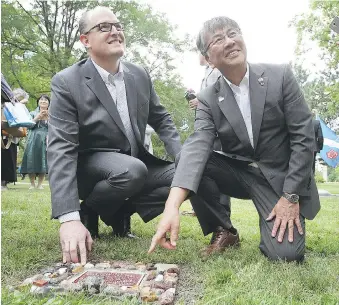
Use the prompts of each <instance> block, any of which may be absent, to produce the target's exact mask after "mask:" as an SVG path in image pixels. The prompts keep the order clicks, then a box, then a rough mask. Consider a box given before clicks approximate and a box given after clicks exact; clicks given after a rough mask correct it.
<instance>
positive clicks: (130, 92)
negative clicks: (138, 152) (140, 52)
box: [124, 66, 141, 142]
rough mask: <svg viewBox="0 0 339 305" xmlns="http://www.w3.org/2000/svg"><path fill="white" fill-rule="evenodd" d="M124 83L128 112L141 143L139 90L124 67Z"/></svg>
mask: <svg viewBox="0 0 339 305" xmlns="http://www.w3.org/2000/svg"><path fill="white" fill-rule="evenodd" d="M124 81H125V87H126V97H127V105H128V112H129V117H130V119H131V124H132V127H133V131H134V135H135V137H136V140H137V141H138V142H141V135H140V131H139V128H138V122H137V118H138V113H137V109H138V97H137V96H138V95H137V88H136V84H135V79H134V76H133V75H132V74H131V73H130V72H129V70H128V68H127V67H126V66H124Z"/></svg>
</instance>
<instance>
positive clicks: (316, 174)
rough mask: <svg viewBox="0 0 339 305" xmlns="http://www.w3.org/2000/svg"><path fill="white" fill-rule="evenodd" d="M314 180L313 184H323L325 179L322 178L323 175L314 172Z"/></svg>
mask: <svg viewBox="0 0 339 305" xmlns="http://www.w3.org/2000/svg"><path fill="white" fill-rule="evenodd" d="M314 178H315V182H317V183H324V182H325V179H324V178H323V175H322V173H321V172H318V171H316V172H315V176H314Z"/></svg>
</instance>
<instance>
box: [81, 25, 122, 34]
mask: <svg viewBox="0 0 339 305" xmlns="http://www.w3.org/2000/svg"><path fill="white" fill-rule="evenodd" d="M113 26H114V27H115V29H116V30H117V31H118V32H120V31H123V30H124V26H123V25H122V24H121V23H120V22H113V23H111V22H103V23H99V24H97V25H95V26H94V27H92V28H90V29H89V30H88V31H87V32H86V33H84V34H85V35H87V34H88V33H89V32H90V31H92V30H93V29H95V28H99V31H100V32H110V31H112V27H113Z"/></svg>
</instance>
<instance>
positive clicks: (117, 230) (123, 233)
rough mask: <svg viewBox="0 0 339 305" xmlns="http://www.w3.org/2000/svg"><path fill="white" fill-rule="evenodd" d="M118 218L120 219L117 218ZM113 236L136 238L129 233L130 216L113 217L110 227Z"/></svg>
mask: <svg viewBox="0 0 339 305" xmlns="http://www.w3.org/2000/svg"><path fill="white" fill-rule="evenodd" d="M119 216H120V217H119ZM112 229H113V236H115V237H124V238H137V236H135V235H133V234H132V233H131V216H130V214H124V215H123V216H122V215H119V214H117V215H115V216H114V222H113V225H112Z"/></svg>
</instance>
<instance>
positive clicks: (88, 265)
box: [84, 263, 94, 269]
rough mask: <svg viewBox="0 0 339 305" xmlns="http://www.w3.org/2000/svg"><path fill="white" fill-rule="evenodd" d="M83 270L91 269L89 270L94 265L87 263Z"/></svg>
mask: <svg viewBox="0 0 339 305" xmlns="http://www.w3.org/2000/svg"><path fill="white" fill-rule="evenodd" d="M84 268H85V269H91V268H94V265H93V264H91V263H87V264H86V265H85V266H84Z"/></svg>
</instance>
